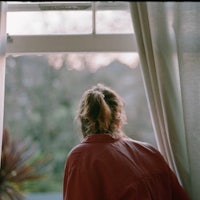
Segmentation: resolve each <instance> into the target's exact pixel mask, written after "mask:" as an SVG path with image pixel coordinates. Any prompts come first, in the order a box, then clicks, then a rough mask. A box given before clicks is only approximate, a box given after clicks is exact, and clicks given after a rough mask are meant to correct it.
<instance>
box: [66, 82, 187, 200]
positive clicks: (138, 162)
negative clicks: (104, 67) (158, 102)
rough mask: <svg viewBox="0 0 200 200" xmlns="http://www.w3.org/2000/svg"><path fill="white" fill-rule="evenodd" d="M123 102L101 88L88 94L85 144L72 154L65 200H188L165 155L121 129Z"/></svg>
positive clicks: (83, 106) (83, 109) (82, 116)
mask: <svg viewBox="0 0 200 200" xmlns="http://www.w3.org/2000/svg"><path fill="white" fill-rule="evenodd" d="M123 106H124V104H123V100H122V99H121V97H120V96H119V95H118V94H117V93H116V92H115V91H113V90H112V89H111V88H109V87H106V86H104V85H102V84H98V85H96V86H94V87H92V88H91V89H89V90H87V91H85V93H84V94H83V96H82V99H81V101H80V108H79V112H78V116H77V118H78V120H79V122H80V125H81V131H82V135H83V140H82V141H81V143H80V144H78V145H77V146H75V147H74V148H73V149H72V150H71V152H70V153H69V155H68V157H67V160H66V165H65V171H64V181H63V199H64V200H132V199H133V200H150V199H155V200H189V197H188V195H187V194H186V192H185V191H184V190H183V188H182V187H181V185H180V184H179V182H178V180H177V178H176V176H175V174H174V173H173V172H172V171H171V169H170V168H169V166H168V165H167V163H166V162H165V160H164V158H163V157H162V156H161V154H160V153H159V152H158V151H157V150H156V149H155V148H154V147H152V146H151V145H149V144H147V143H144V142H140V141H135V140H133V139H131V138H129V137H128V136H126V135H125V133H124V132H123V131H122V127H123V125H124V124H126V115H125V111H124V109H123Z"/></svg>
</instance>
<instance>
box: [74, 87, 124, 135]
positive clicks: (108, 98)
mask: <svg viewBox="0 0 200 200" xmlns="http://www.w3.org/2000/svg"><path fill="white" fill-rule="evenodd" d="M123 106H124V103H123V101H122V99H121V97H120V96H119V95H118V94H117V93H116V92H115V91H114V90H112V89H111V88H109V87H107V86H105V85H103V84H97V85H96V86H93V87H92V88H91V89H89V90H87V91H85V92H84V94H83V96H82V99H81V101H80V107H79V111H78V116H77V118H78V120H79V121H80V124H81V130H82V134H83V136H84V137H85V136H87V135H88V134H99V133H111V134H113V133H116V132H119V130H120V128H121V126H122V125H124V124H125V123H126V115H125V112H124V109H123Z"/></svg>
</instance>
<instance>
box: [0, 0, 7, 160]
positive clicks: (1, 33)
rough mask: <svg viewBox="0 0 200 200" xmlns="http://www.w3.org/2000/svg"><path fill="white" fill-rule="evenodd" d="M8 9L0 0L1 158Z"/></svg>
mask: <svg viewBox="0 0 200 200" xmlns="http://www.w3.org/2000/svg"><path fill="white" fill-rule="evenodd" d="M6 10H7V6H6V3H5V2H2V1H0V158H1V149H2V138H3V112H4V109H3V108H4V85H5V84H4V82H5V62H6ZM0 162H1V160H0Z"/></svg>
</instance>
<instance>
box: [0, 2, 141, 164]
mask: <svg viewBox="0 0 200 200" xmlns="http://www.w3.org/2000/svg"><path fill="white" fill-rule="evenodd" d="M127 5H128V4H127ZM66 7H67V8H68V9H71V10H81V9H89V8H90V9H92V11H93V15H92V17H93V19H92V20H93V23H92V25H93V31H92V33H91V34H83V35H8V34H7V32H6V18H7V12H21V11H30V12H31V11H39V10H46V11H47V10H62V9H66ZM124 9H127V7H126V6H125V4H124V2H122V1H121V2H114V3H113V2H112V4H111V3H110V2H71V3H69V2H68V3H63V2H62V3H58V2H56V3H52V2H49V3H47V2H45V3H44V2H43V3H41V2H36V3H23V4H17V3H16V4H15V3H12V4H9V3H7V2H6V1H1V2H0V41H1V43H0V149H1V147H2V137H3V119H4V91H5V67H6V57H7V56H9V55H16V54H17V55H25V54H41V53H44V54H45V53H71V52H77V53H81V52H93V53H94V52H95V53H98V52H107V53H109V52H111V53H113V52H116V53H117V52H118V53H119V52H121V53H123V52H132V53H134V52H137V49H136V38H135V35H134V33H133V34H132V33H131V34H96V32H95V26H96V24H95V23H96V22H95V12H96V10H124ZM0 157H1V150H0ZM0 164H1V163H0Z"/></svg>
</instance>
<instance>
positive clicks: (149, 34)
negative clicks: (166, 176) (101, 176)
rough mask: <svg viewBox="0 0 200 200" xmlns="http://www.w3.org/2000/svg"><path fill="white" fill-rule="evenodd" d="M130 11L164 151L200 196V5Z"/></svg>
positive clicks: (136, 6) (135, 5)
mask: <svg viewBox="0 0 200 200" xmlns="http://www.w3.org/2000/svg"><path fill="white" fill-rule="evenodd" d="M130 11H131V15H132V21H133V26H134V31H135V36H136V40H137V47H138V52H139V56H140V63H141V72H142V76H143V81H144V86H145V91H146V96H147V101H148V106H149V110H150V114H151V119H152V124H153V127H154V132H155V136H156V141H157V145H158V149H159V150H160V152H161V153H162V155H163V156H164V157H165V159H166V161H167V162H168V163H169V165H170V167H171V168H172V170H174V172H175V173H176V175H177V177H178V178H179V181H180V183H181V184H182V185H183V187H184V188H185V189H186V191H187V192H188V193H189V195H190V196H191V198H192V199H193V200H199V197H200V190H199V188H200V159H199V158H200V151H199V149H200V137H199V135H200V26H199V24H200V3H198V2H141V3H139V2H132V3H130Z"/></svg>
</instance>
